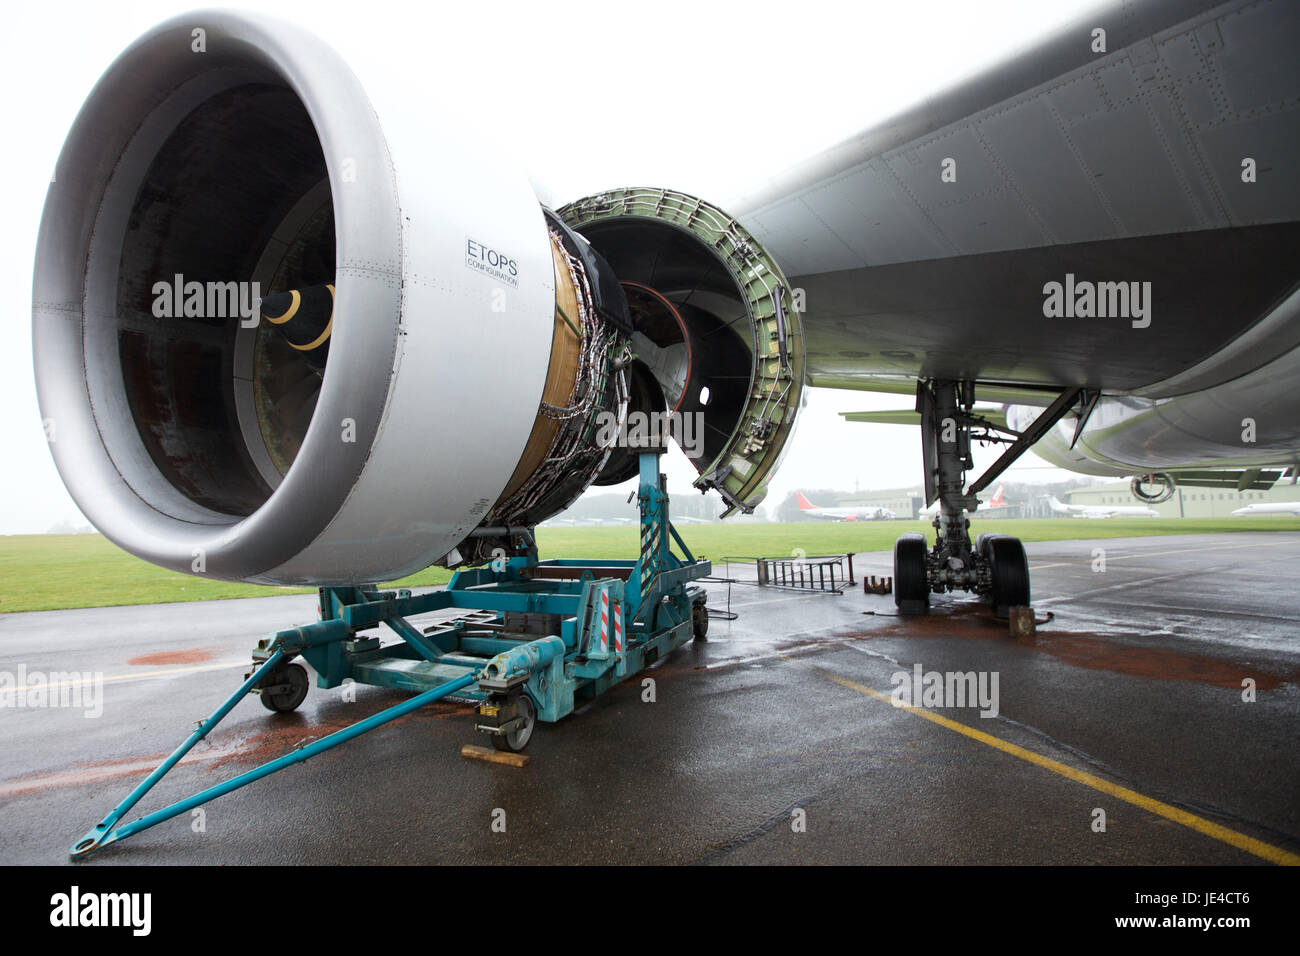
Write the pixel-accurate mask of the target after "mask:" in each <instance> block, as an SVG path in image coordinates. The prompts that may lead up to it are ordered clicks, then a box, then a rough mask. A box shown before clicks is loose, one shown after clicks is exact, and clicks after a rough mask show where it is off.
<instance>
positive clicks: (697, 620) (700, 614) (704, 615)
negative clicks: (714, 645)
mask: <svg viewBox="0 0 1300 956" xmlns="http://www.w3.org/2000/svg"><path fill="white" fill-rule="evenodd" d="M691 627H692V629H693V630H694V631H695V639H696V640H697V641H699V642H701V643H707V641H708V640H709V638H708V634H709V608H708V605H706V604H705V603H704V602H703V601H696V602H695V603H694V604H692V605H691Z"/></svg>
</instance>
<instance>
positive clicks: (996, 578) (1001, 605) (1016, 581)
mask: <svg viewBox="0 0 1300 956" xmlns="http://www.w3.org/2000/svg"><path fill="white" fill-rule="evenodd" d="M988 562H989V570H990V571H991V572H992V575H993V588H992V590H991V591H990V592H989V603H990V604H992V605H993V612H994V613H995V614H997V616H998V617H1006V616H1007V614H1008V613H1009V609H1010V608H1013V607H1028V606H1029V559H1028V557H1026V556H1025V546H1024V545H1023V544H1021V543H1020V539H1019V538H1012V537H1010V536H998V537H995V538H993V539H992V540H990V541H989V542H988Z"/></svg>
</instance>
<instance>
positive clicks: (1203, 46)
mask: <svg viewBox="0 0 1300 956" xmlns="http://www.w3.org/2000/svg"><path fill="white" fill-rule="evenodd" d="M1097 31H1104V36H1103V35H1102V34H1100V33H1098V32H1097ZM1298 46H1300V4H1295V3H1290V2H1285V0H1271V2H1268V0H1266V2H1259V3H1256V2H1231V3H1226V4H1220V3H1213V2H1187V0H1152V2H1144V3H1140V4H1134V3H1116V4H1113V5H1111V6H1107V7H1104V8H1102V9H1100V10H1098V11H1096V12H1095V13H1091V14H1088V15H1085V16H1083V17H1082V18H1080V19H1079V20H1078V21H1076V22H1075V23H1073V24H1071V25H1070V26H1068V27H1066V28H1064V29H1062V30H1061V31H1060V32H1059V33H1058V34H1056V35H1055V36H1053V37H1052V38H1051V39H1049V40H1047V41H1046V42H1043V43H1042V44H1040V45H1038V46H1037V47H1036V48H1034V49H1031V50H1029V51H1027V52H1025V53H1023V54H1021V55H1018V56H1016V57H1014V58H1012V59H1010V60H1008V61H1007V62H1005V63H1003V64H1001V65H1000V66H998V67H996V68H994V69H992V70H989V71H988V72H986V73H984V74H983V75H980V76H977V77H975V78H973V79H971V80H970V81H968V82H964V83H960V84H958V85H957V86H955V87H953V88H952V89H951V90H949V91H948V92H947V93H946V94H944V95H940V96H937V97H935V98H933V99H930V100H928V101H926V102H923V103H921V104H919V105H918V106H916V107H914V108H912V109H910V110H908V111H907V112H905V113H903V114H901V115H899V116H897V117H895V118H893V119H891V120H890V121H888V122H886V123H882V124H880V125H879V126H876V127H875V128H873V129H869V130H867V131H865V132H863V133H861V134H860V135H858V136H855V137H853V138H852V139H850V140H848V141H846V142H843V143H841V144H839V145H838V146H836V147H834V148H832V149H829V150H827V151H826V152H824V153H823V154H821V155H819V156H817V157H815V158H814V159H812V160H810V161H808V162H806V163H804V164H802V165H801V166H799V167H797V168H795V169H794V170H793V171H791V172H790V173H788V174H787V175H784V176H782V177H780V178H778V179H776V180H772V181H770V182H769V183H768V185H767V186H766V187H765V188H763V189H762V190H761V191H759V192H756V193H754V194H752V195H750V196H748V197H744V198H742V199H741V200H739V201H738V202H734V203H732V207H733V208H734V209H735V211H736V212H738V213H739V214H740V217H741V219H742V221H743V222H744V223H745V224H746V226H747V227H748V228H749V229H750V231H751V232H752V233H753V234H754V235H755V237H756V238H758V239H759V240H760V241H761V242H762V243H763V244H764V245H765V246H766V247H767V248H768V249H769V250H770V251H771V252H772V254H773V255H774V257H775V258H776V259H777V261H778V262H780V263H781V265H782V267H783V268H784V270H785V271H786V274H787V276H788V277H789V279H790V282H791V285H792V286H793V287H795V288H796V289H802V290H804V295H805V316H804V332H805V337H806V348H807V353H806V354H807V365H806V368H807V374H808V380H809V383H810V384H812V385H820V386H827V387H836V388H864V389H868V390H884V391H906V392H911V391H912V390H913V388H914V384H913V383H912V379H913V378H914V377H916V376H925V377H931V378H951V379H967V380H970V379H976V380H979V381H980V382H991V383H996V384H1005V385H1010V386H1026V385H1029V386H1048V387H1055V388H1058V389H1059V388H1062V387H1067V386H1087V387H1093V388H1101V389H1104V390H1136V389H1143V388H1149V387H1151V386H1154V385H1157V383H1160V382H1162V381H1164V380H1166V379H1171V378H1172V377H1173V376H1176V375H1178V374H1179V373H1181V372H1184V371H1185V370H1187V369H1189V368H1193V367H1194V366H1197V364H1198V363H1201V362H1202V361H1203V360H1206V359H1208V358H1209V357H1211V356H1215V355H1219V356H1220V357H1221V358H1225V357H1226V358H1227V359H1229V360H1228V361H1220V362H1218V363H1216V364H1215V368H1214V369H1213V370H1211V371H1209V372H1207V373H1206V374H1205V375H1203V376H1201V377H1200V379H1199V380H1198V381H1196V382H1194V383H1191V384H1194V385H1196V386H1197V387H1208V386H1211V385H1214V384H1218V383H1219V382H1220V381H1226V380H1228V379H1229V378H1230V377H1234V376H1236V375H1240V374H1242V372H1243V371H1249V370H1251V369H1253V368H1257V367H1259V366H1261V365H1263V364H1264V363H1265V362H1267V361H1269V360H1270V359H1272V358H1275V357H1276V356H1278V355H1281V354H1283V353H1284V352H1285V351H1288V350H1290V349H1293V348H1294V347H1295V346H1296V345H1297V344H1300V323H1297V322H1295V321H1289V322H1284V321H1283V319H1284V318H1286V317H1287V316H1293V315H1294V312H1295V311H1296V310H1297V305H1296V302H1295V301H1294V300H1293V301H1292V302H1290V303H1289V304H1288V306H1287V307H1286V308H1282V309H1279V305H1280V304H1282V303H1284V302H1285V300H1287V297H1288V296H1289V295H1290V294H1291V293H1292V292H1293V290H1294V289H1295V287H1296V283H1297V279H1298V278H1300V270H1298V269H1297V266H1296V263H1295V260H1294V255H1293V250H1294V249H1295V248H1297V246H1298V245H1300V190H1297V189H1296V188H1295V186H1294V183H1295V182H1296V181H1297V177H1298V176H1300V167H1298V164H1300V121H1298V119H1300V117H1298V115H1297V104H1298V103H1300V58H1297V57H1296V56H1295V50H1296V49H1297V47H1298ZM1067 275H1069V276H1072V277H1073V278H1074V279H1076V280H1079V281H1081V282H1082V281H1087V282H1092V283H1101V282H1136V283H1139V285H1138V286H1137V291H1138V292H1141V291H1142V287H1141V285H1140V283H1149V284H1150V285H1149V298H1148V300H1147V302H1146V303H1145V307H1147V308H1148V314H1147V316H1146V317H1145V319H1144V318H1141V317H1136V318H1133V319H1132V320H1130V318H1129V317H1126V316H1121V317H1107V318H1100V317H1079V316H1075V317H1069V316H1060V317H1048V316H1047V315H1045V314H1044V313H1045V298H1046V296H1045V292H1044V287H1045V285H1046V284H1048V283H1051V282H1057V283H1065V282H1066V281H1067ZM1288 308H1289V309H1290V311H1289V312H1288V311H1287V309H1288ZM1283 313H1286V315H1285V316H1284V315H1283ZM1143 322H1146V323H1149V324H1146V325H1145V326H1144V325H1143V324H1142V323H1143ZM1266 327H1267V330H1268V331H1269V332H1270V334H1268V335H1267V336H1259V337H1257V338H1254V337H1252V336H1251V335H1248V334H1247V333H1249V332H1250V330H1252V329H1255V330H1256V333H1259V332H1261V331H1264V330H1265V328H1266ZM1230 343H1236V346H1237V351H1236V352H1232V351H1231V350H1229V351H1228V352H1226V353H1225V352H1224V351H1222V350H1225V348H1227V347H1228V346H1229V345H1230ZM1181 384H1182V385H1187V384H1188V383H1187V382H1185V381H1183V382H1181ZM1158 391H1159V390H1158V389H1157V390H1156V392H1157V393H1158ZM1028 394H1029V395H1031V396H1032V395H1033V394H1034V393H1033V391H1032V390H1031V391H1030V392H1029V393H1028ZM978 398H980V399H981V400H986V399H990V398H992V396H991V395H990V394H989V392H988V391H987V390H985V389H984V388H981V390H980V391H979V393H978ZM1039 398H1040V401H1039V402H1036V404H1047V402H1050V400H1051V395H1050V394H1049V395H1047V396H1046V399H1045V400H1044V399H1043V397H1042V396H1041V395H1040V396H1039ZM994 400H997V399H994Z"/></svg>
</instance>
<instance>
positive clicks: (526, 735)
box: [492, 691, 537, 754]
mask: <svg viewBox="0 0 1300 956" xmlns="http://www.w3.org/2000/svg"><path fill="white" fill-rule="evenodd" d="M515 713H516V715H517V716H518V717H520V718H522V720H523V723H522V724H521V725H520V726H518V727H516V728H515V729H514V730H511V731H508V732H507V733H504V734H493V735H492V746H493V747H496V748H497V750H504V751H507V752H508V753H515V754H517V753H519V752H520V751H521V750H523V749H524V748H525V747H527V746H528V741H530V740H532V739H533V727H534V726H536V724H537V708H536V707H534V706H533V701H532V698H530V697H529V696H528V695H527V694H525V693H523V692H522V691H521V692H520V693H519V696H518V698H517V699H516V701H515Z"/></svg>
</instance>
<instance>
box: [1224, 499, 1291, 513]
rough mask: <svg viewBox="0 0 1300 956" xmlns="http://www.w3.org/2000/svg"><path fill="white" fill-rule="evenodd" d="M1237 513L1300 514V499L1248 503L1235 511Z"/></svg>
mask: <svg viewBox="0 0 1300 956" xmlns="http://www.w3.org/2000/svg"><path fill="white" fill-rule="evenodd" d="M1233 514H1235V515H1300V501H1266V502H1261V503H1260V504H1257V505H1246V506H1245V507H1244V508H1238V509H1237V510H1236V511H1234V512H1233Z"/></svg>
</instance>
